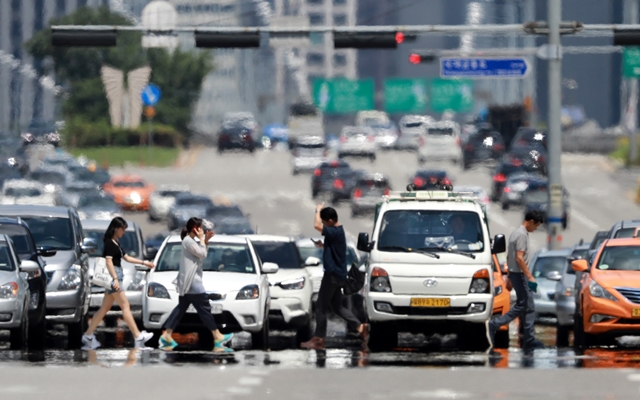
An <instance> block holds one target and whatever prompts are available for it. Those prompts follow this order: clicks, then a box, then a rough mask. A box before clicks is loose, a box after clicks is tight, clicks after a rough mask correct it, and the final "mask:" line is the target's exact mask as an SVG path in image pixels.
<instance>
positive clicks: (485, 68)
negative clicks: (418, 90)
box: [440, 57, 530, 79]
mask: <svg viewBox="0 0 640 400" xmlns="http://www.w3.org/2000/svg"><path fill="white" fill-rule="evenodd" d="M529 69H530V68H529V64H528V63H527V60H526V59H525V58H521V57H520V58H478V57H472V58H467V57H456V58H441V59H440V76H441V77H443V78H478V79H479V78H497V79H503V78H524V77H525V76H526V75H527V72H528V71H529Z"/></svg>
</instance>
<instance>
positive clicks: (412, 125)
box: [404, 121, 424, 128]
mask: <svg viewBox="0 0 640 400" xmlns="http://www.w3.org/2000/svg"><path fill="white" fill-rule="evenodd" d="M422 124H424V122H421V121H414V122H406V123H404V127H405V128H420V127H421V126H422Z"/></svg>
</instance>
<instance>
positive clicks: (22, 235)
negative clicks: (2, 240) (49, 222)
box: [0, 224, 36, 259]
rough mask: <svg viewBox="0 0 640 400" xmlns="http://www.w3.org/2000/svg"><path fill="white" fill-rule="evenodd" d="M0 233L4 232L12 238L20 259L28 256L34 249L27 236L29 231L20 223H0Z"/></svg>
mask: <svg viewBox="0 0 640 400" xmlns="http://www.w3.org/2000/svg"><path fill="white" fill-rule="evenodd" d="M0 233H2V234H5V235H7V236H9V237H10V238H11V240H13V245H14V246H15V248H16V251H17V252H18V256H20V259H26V258H30V257H31V255H32V254H33V253H35V252H36V249H35V248H34V247H33V242H32V241H31V238H30V237H29V231H27V230H26V229H25V228H24V227H23V226H20V225H9V224H7V225H0Z"/></svg>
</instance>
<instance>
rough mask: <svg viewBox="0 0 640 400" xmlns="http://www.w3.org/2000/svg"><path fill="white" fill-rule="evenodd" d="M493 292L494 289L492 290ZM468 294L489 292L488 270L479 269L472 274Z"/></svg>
mask: <svg viewBox="0 0 640 400" xmlns="http://www.w3.org/2000/svg"><path fill="white" fill-rule="evenodd" d="M494 290H495V289H494ZM469 293H490V292H489V270H486V269H481V270H478V271H476V273H475V274H473V279H472V280H471V285H470V286H469Z"/></svg>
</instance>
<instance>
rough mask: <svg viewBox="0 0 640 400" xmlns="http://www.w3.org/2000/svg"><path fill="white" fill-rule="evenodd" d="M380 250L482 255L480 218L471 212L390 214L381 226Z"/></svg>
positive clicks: (421, 211)
mask: <svg viewBox="0 0 640 400" xmlns="http://www.w3.org/2000/svg"><path fill="white" fill-rule="evenodd" d="M377 247H378V250H381V251H396V250H395V249H423V250H428V249H434V250H437V249H443V248H444V249H455V250H460V251H468V252H482V251H484V235H483V229H482V223H481V220H480V217H479V215H478V214H477V213H475V212H471V211H449V210H398V211H387V212H386V213H385V214H384V216H383V218H382V222H381V225H380V234H379V236H378V244H377ZM385 249H386V250H385Z"/></svg>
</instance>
